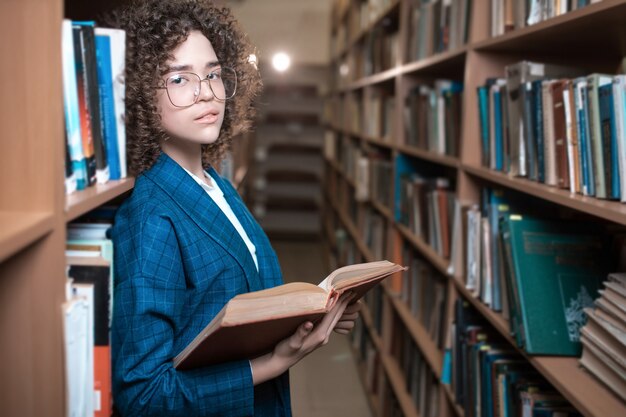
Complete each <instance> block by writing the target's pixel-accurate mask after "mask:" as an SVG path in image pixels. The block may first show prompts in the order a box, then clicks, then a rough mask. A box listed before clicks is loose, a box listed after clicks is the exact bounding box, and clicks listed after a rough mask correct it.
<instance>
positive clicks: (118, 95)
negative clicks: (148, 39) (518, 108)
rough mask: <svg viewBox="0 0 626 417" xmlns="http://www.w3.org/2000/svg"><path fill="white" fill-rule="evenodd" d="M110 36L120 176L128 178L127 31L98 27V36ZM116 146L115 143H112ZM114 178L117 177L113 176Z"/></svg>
mask: <svg viewBox="0 0 626 417" xmlns="http://www.w3.org/2000/svg"><path fill="white" fill-rule="evenodd" d="M97 37H108V38H109V42H110V62H111V81H112V83H113V86H112V92H113V109H114V112H115V113H114V119H115V130H116V137H117V155H116V156H117V158H118V159H119V161H118V162H117V163H118V164H119V177H120V178H126V176H127V166H126V122H125V120H124V115H125V113H126V104H125V101H124V97H125V96H126V84H125V82H124V70H125V68H126V56H125V55H126V32H125V31H124V30H122V29H112V28H102V27H96V38H97ZM112 146H113V147H115V145H112ZM112 179H116V178H114V177H112Z"/></svg>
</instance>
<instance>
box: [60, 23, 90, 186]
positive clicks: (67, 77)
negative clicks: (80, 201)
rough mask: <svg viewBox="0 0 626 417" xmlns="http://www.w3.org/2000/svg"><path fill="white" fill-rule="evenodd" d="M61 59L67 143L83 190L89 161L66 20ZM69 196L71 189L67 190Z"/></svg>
mask: <svg viewBox="0 0 626 417" xmlns="http://www.w3.org/2000/svg"><path fill="white" fill-rule="evenodd" d="M61 36H62V43H61V57H62V60H63V65H62V67H63V108H64V114H65V132H66V140H65V141H66V143H67V147H68V153H69V159H70V162H69V163H68V165H71V171H72V174H73V176H74V178H75V180H76V189H78V190H82V189H84V188H85V186H86V181H87V160H86V159H85V155H84V153H83V145H82V142H81V141H82V133H81V122H80V112H79V107H78V84H77V79H76V61H75V57H74V38H73V31H72V21H71V20H69V19H64V20H63V23H62V27H61ZM66 192H67V193H68V194H69V193H71V192H72V189H71V188H68V189H66Z"/></svg>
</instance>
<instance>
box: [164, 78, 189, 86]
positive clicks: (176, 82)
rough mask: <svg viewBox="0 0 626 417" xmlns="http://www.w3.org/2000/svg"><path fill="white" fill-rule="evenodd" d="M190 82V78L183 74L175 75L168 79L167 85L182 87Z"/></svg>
mask: <svg viewBox="0 0 626 417" xmlns="http://www.w3.org/2000/svg"><path fill="white" fill-rule="evenodd" d="M188 82H189V79H188V78H187V77H185V76H182V75H174V76H172V77H170V78H168V79H167V85H171V86H172V87H180V86H183V85H185V84H187V83H188Z"/></svg>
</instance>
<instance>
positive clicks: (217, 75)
mask: <svg viewBox="0 0 626 417" xmlns="http://www.w3.org/2000/svg"><path fill="white" fill-rule="evenodd" d="M207 78H208V79H209V80H219V79H220V78H222V74H221V72H219V71H216V72H212V73H210V74H209V75H208V76H207Z"/></svg>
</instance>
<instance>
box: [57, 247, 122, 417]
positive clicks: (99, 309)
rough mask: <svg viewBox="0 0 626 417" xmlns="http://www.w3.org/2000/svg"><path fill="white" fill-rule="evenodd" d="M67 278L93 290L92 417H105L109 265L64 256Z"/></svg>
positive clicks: (97, 259)
mask: <svg viewBox="0 0 626 417" xmlns="http://www.w3.org/2000/svg"><path fill="white" fill-rule="evenodd" d="M66 263H67V267H68V272H67V275H68V276H69V277H70V278H72V279H73V281H74V283H76V284H92V285H93V287H94V290H93V293H94V304H93V311H94V318H93V328H92V331H93V340H94V347H93V349H94V351H93V361H94V389H95V391H96V394H95V395H96V397H97V398H99V400H98V401H96V404H95V407H94V409H95V410H94V411H95V417H108V416H110V415H111V410H112V392H111V383H112V380H111V342H110V334H109V320H110V317H111V306H112V303H111V293H110V288H111V283H110V279H111V278H110V277H111V264H110V263H109V262H108V261H107V260H106V259H104V258H102V257H100V256H96V257H93V256H82V257H80V256H78V257H72V256H67V257H66Z"/></svg>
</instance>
